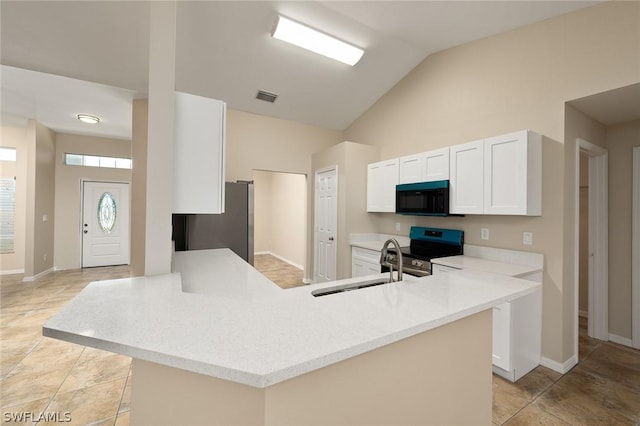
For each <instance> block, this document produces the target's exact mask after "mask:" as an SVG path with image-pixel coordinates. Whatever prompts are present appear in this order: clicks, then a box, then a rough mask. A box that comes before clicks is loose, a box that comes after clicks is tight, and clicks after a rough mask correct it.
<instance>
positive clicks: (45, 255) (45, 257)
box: [44, 253, 47, 262]
mask: <svg viewBox="0 0 640 426" xmlns="http://www.w3.org/2000/svg"><path fill="white" fill-rule="evenodd" d="M44 261H45V262H46V261H47V253H45V254H44Z"/></svg>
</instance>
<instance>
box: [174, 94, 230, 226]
mask: <svg viewBox="0 0 640 426" xmlns="http://www.w3.org/2000/svg"><path fill="white" fill-rule="evenodd" d="M175 100H176V102H175V132H174V135H175V139H174V152H173V156H174V159H173V167H174V169H173V212H174V213H213V214H217V213H224V152H225V113H226V105H225V103H224V102H222V101H218V100H215V99H209V98H204V97H202V96H195V95H190V94H188V93H180V92H176V98H175Z"/></svg>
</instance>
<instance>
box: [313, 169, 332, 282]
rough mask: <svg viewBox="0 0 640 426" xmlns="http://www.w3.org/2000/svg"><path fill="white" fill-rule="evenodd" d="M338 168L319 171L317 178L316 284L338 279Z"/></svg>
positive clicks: (314, 276)
mask: <svg viewBox="0 0 640 426" xmlns="http://www.w3.org/2000/svg"><path fill="white" fill-rule="evenodd" d="M337 171H338V169H337V166H333V167H331V168H327V169H322V170H318V171H317V172H316V176H315V189H316V190H315V219H314V220H315V224H314V228H315V262H314V265H315V266H314V274H313V280H314V282H316V283H319V282H324V281H333V280H335V279H336V234H337V230H336V227H337V223H338V202H337V196H338V178H337V176H338V173H337Z"/></svg>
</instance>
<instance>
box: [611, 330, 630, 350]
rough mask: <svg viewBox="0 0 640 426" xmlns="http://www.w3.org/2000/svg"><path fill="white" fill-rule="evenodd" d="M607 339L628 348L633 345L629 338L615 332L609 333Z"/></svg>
mask: <svg viewBox="0 0 640 426" xmlns="http://www.w3.org/2000/svg"><path fill="white" fill-rule="evenodd" d="M609 341H611V342H613V343H617V344H619V345H624V346H629V347H630V348H631V347H633V344H632V343H631V339H628V338H626V337H622V336H618V335H617V334H612V333H609Z"/></svg>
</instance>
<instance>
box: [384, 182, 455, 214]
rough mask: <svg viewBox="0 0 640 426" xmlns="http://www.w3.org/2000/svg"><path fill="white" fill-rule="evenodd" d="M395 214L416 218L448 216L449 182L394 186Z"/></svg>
mask: <svg viewBox="0 0 640 426" xmlns="http://www.w3.org/2000/svg"><path fill="white" fill-rule="evenodd" d="M396 213H397V214H406V215H416V216H448V215H449V181H448V180H437V181H433V182H419V183H407V184H401V185H396Z"/></svg>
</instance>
